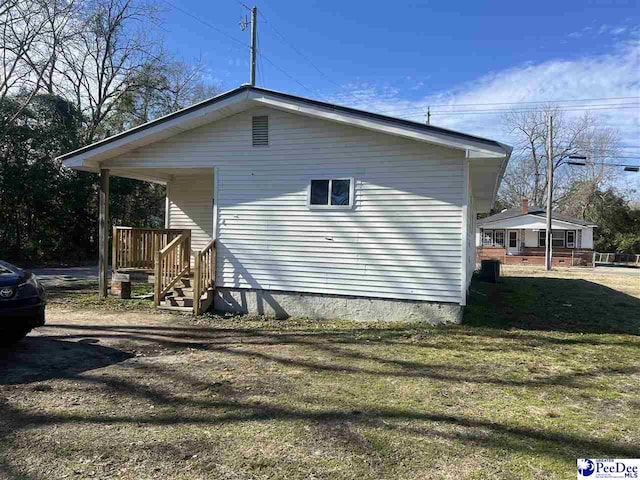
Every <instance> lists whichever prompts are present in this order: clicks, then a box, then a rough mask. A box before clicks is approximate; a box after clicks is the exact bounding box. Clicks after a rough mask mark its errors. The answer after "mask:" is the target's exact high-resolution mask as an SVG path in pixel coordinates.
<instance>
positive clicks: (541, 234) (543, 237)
mask: <svg viewBox="0 0 640 480" xmlns="http://www.w3.org/2000/svg"><path fill="white" fill-rule="evenodd" d="M546 243H547V231H546V230H544V229H540V230H538V248H542V247H544V246H545V245H546Z"/></svg>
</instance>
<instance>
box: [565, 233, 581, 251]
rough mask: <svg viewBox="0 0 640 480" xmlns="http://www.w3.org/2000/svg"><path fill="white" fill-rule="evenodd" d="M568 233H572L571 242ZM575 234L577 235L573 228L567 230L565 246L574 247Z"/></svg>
mask: <svg viewBox="0 0 640 480" xmlns="http://www.w3.org/2000/svg"><path fill="white" fill-rule="evenodd" d="M570 233H571V234H573V241H572V242H569V234H570ZM577 236H578V235H577V234H576V231H575V230H567V237H566V242H565V244H566V247H567V248H576V237H577Z"/></svg>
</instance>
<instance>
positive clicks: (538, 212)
mask: <svg viewBox="0 0 640 480" xmlns="http://www.w3.org/2000/svg"><path fill="white" fill-rule="evenodd" d="M527 215H533V216H535V217H543V218H546V216H547V211H546V209H544V208H536V207H534V208H530V209H529V211H528V213H526V214H525V213H522V208H510V209H508V210H504V211H502V212H500V213H496V214H495V215H491V216H490V217H485V218H482V219H480V220H478V226H482V225H485V224H488V223H495V222H499V221H500V220H508V219H511V218H516V217H524V216H527ZM551 218H552V219H553V220H558V221H560V222H567V223H573V224H575V225H580V226H581V227H597V225H595V224H594V223H592V222H587V221H585V220H581V219H579V218H576V217H571V216H569V215H563V214H561V213H557V212H551Z"/></svg>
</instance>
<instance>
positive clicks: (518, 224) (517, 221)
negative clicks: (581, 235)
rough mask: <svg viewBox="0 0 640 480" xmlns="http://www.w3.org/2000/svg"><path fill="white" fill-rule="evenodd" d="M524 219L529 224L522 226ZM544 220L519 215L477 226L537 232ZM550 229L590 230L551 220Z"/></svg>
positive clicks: (544, 226) (542, 226)
mask: <svg viewBox="0 0 640 480" xmlns="http://www.w3.org/2000/svg"><path fill="white" fill-rule="evenodd" d="M524 219H527V220H529V223H525V224H522V221H523V220H524ZM546 225H547V223H546V220H545V219H544V218H542V217H540V216H538V215H520V216H518V217H511V218H505V219H500V220H495V221H493V222H489V223H483V224H482V225H478V228H483V229H495V228H514V229H516V228H522V229H524V230H539V229H545V228H546ZM551 228H557V229H559V230H575V229H585V228H591V226H585V225H579V224H577V223H571V222H565V221H562V220H557V219H555V218H554V219H552V221H551Z"/></svg>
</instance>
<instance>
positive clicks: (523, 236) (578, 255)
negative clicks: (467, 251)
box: [476, 199, 597, 267]
mask: <svg viewBox="0 0 640 480" xmlns="http://www.w3.org/2000/svg"><path fill="white" fill-rule="evenodd" d="M546 215H547V213H546V210H544V209H542V208H537V207H533V208H529V205H528V201H527V199H523V200H522V207H521V208H512V209H509V210H504V211H502V212H500V213H497V214H495V215H492V216H490V217H486V218H483V219H481V220H478V222H477V230H476V246H477V256H478V260H484V259H494V258H497V259H499V260H501V261H502V262H503V263H505V264H507V265H544V258H545V239H546V235H545V233H546ZM551 217H552V230H551V234H552V236H553V243H552V245H551V250H552V258H553V261H552V264H553V265H554V266H567V267H568V266H573V265H592V262H593V229H594V228H595V227H597V225H594V224H593V223H590V222H586V221H584V220H580V219H579V218H575V217H570V216H568V215H562V214H560V213H555V212H553V213H552V214H551Z"/></svg>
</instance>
